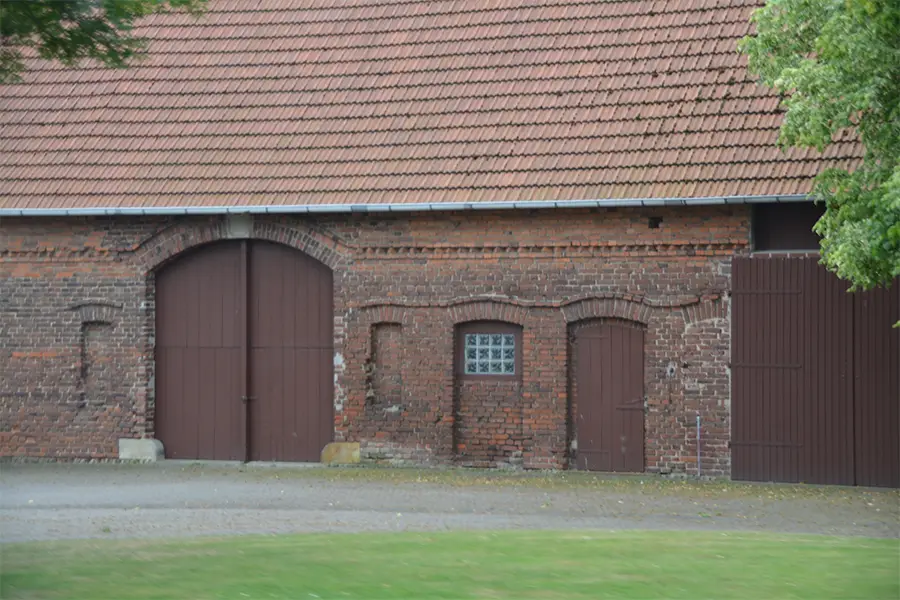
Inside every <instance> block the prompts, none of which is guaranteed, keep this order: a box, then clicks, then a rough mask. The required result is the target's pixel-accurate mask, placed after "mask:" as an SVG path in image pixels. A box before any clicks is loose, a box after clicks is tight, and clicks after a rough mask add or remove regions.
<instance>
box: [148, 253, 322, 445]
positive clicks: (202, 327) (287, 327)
mask: <svg viewBox="0 0 900 600" xmlns="http://www.w3.org/2000/svg"><path fill="white" fill-rule="evenodd" d="M331 290H332V276H331V271H330V270H329V269H328V268H327V267H326V266H325V265H322V264H321V263H319V262H317V261H315V260H313V259H311V258H310V257H308V256H306V255H305V254H303V253H301V252H299V251H297V250H294V249H291V248H288V247H286V246H281V245H277V244H272V243H269V242H261V241H228V242H220V243H215V244H210V245H207V246H203V247H202V248H199V249H197V250H194V251H191V252H188V253H186V254H185V255H184V256H181V257H179V258H178V259H176V260H175V261H173V262H172V263H171V264H169V265H167V266H166V267H164V268H163V269H162V270H161V271H160V272H159V273H158V274H157V278H156V436H157V438H159V439H160V440H161V441H162V442H163V447H164V448H165V452H166V456H167V457H168V458H185V459H195V458H200V459H217V460H278V461H314V460H318V458H319V453H320V452H321V450H322V447H323V446H324V445H325V444H327V443H328V442H329V441H330V440H331V432H332V430H333V421H332V405H333V403H332V393H333V392H332V362H331V361H332V359H331V357H332V319H333V307H332V291H331Z"/></svg>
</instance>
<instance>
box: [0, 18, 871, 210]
mask: <svg viewBox="0 0 900 600" xmlns="http://www.w3.org/2000/svg"><path fill="white" fill-rule="evenodd" d="M756 4H758V2H757V1H756V0H678V1H675V0H659V1H651V2H629V1H612V2H611V1H589V0H492V1H491V2H485V1H484V0H449V1H445V0H432V1H421V0H406V1H399V2H386V1H384V0H312V1H310V0H306V1H303V0H259V1H251V0H210V5H209V8H210V10H209V12H208V14H206V15H205V16H204V17H202V18H201V19H200V20H195V19H193V18H191V17H188V16H185V15H158V16H154V17H152V18H148V19H147V20H146V21H144V22H143V24H142V27H141V28H140V30H139V32H138V33H139V34H140V35H147V36H149V37H150V38H151V40H152V41H151V45H150V57H149V58H148V59H147V60H146V61H143V62H141V63H138V64H136V65H135V66H133V67H132V68H130V69H127V70H111V69H106V68H98V67H87V68H83V69H67V68H65V67H62V66H59V65H57V64H49V63H35V64H34V65H33V68H32V70H31V71H30V72H28V73H27V75H26V81H25V82H24V83H22V84H17V85H0V208H11V209H41V208H73V207H79V208H85V207H120V208H121V207H170V206H185V207H187V206H217V207H219V206H244V205H306V204H367V203H370V204H373V203H374V204H387V203H421V202H483V201H532V200H576V199H592V200H595V199H607V198H662V197H688V198H697V197H710V196H747V195H750V196H753V195H775V194H779V195H789V194H803V193H806V192H808V191H809V189H810V180H811V177H812V176H813V175H814V174H815V173H817V172H818V171H819V170H820V169H822V168H823V167H824V166H825V165H827V164H835V163H836V162H843V161H846V160H848V159H849V158H851V157H853V156H854V155H856V154H858V150H857V149H856V147H855V146H854V145H853V144H852V143H849V142H846V143H839V144H835V145H834V146H832V147H831V148H830V149H829V150H828V151H827V152H826V155H825V157H824V158H823V157H821V156H819V155H817V154H815V153H813V152H800V151H791V152H790V153H788V154H787V155H785V154H782V153H781V152H780V151H779V150H777V149H776V148H775V147H774V142H775V140H776V137H777V128H778V126H779V123H780V113H779V110H778V102H777V99H776V98H775V96H773V95H772V94H771V93H769V92H767V91H766V90H764V89H762V88H760V87H758V86H757V85H755V84H754V83H753V82H752V81H751V80H750V78H749V76H748V75H747V73H746V71H745V68H744V64H745V61H744V60H743V59H742V58H741V57H740V56H739V55H738V54H737V52H736V50H735V44H736V42H737V40H738V39H739V38H740V37H742V36H743V35H745V34H746V33H747V32H748V30H749V25H748V18H749V15H750V12H751V10H752V9H753V7H754V6H755V5H756ZM837 159H840V160H839V161H838V160H837Z"/></svg>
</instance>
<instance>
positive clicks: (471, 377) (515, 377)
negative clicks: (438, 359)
mask: <svg viewBox="0 0 900 600" xmlns="http://www.w3.org/2000/svg"><path fill="white" fill-rule="evenodd" d="M467 334H484V335H494V334H501V335H502V334H505V335H510V334H511V335H513V336H514V340H515V359H514V360H515V370H516V372H515V373H512V374H510V373H466V335H467ZM455 358H456V375H457V377H459V378H460V379H462V380H465V381H520V380H521V379H522V327H521V326H520V325H516V324H514V323H507V322H505V321H469V322H466V323H461V324H459V325H458V326H457V327H456V357H455Z"/></svg>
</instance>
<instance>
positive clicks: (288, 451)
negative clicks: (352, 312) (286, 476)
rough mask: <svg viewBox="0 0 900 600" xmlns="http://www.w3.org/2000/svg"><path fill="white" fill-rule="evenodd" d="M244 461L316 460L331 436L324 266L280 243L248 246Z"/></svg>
mask: <svg viewBox="0 0 900 600" xmlns="http://www.w3.org/2000/svg"><path fill="white" fill-rule="evenodd" d="M249 272H250V289H251V290H252V293H251V295H250V315H249V317H250V318H249V330H250V373H251V376H250V397H251V406H252V410H251V411H250V415H251V418H250V460H266V461H270V460H271V461H304V462H310V461H318V460H319V454H320V453H321V451H322V448H323V447H324V446H325V444H327V443H328V442H330V441H331V437H332V431H333V429H334V417H333V415H334V411H333V408H332V407H333V401H332V397H333V382H332V361H333V356H334V352H333V336H332V310H333V309H332V280H331V271H330V270H329V269H328V267H326V266H325V265H323V264H321V263H319V262H318V261H316V260H314V259H312V258H310V257H308V256H306V255H304V254H301V253H300V252H297V251H296V250H293V249H292V248H289V247H287V246H281V245H278V244H271V243H263V242H260V243H256V244H254V245H253V247H252V248H251V249H250V269H249Z"/></svg>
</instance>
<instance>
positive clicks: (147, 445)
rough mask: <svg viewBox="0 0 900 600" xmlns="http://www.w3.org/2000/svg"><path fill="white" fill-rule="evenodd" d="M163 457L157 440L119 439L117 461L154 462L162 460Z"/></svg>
mask: <svg viewBox="0 0 900 600" xmlns="http://www.w3.org/2000/svg"><path fill="white" fill-rule="evenodd" d="M165 456H166V455H165V453H164V452H163V445H162V442H161V441H159V440H155V439H152V438H151V439H132V438H119V460H140V461H144V462H156V461H158V460H163V459H164V458H165Z"/></svg>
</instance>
